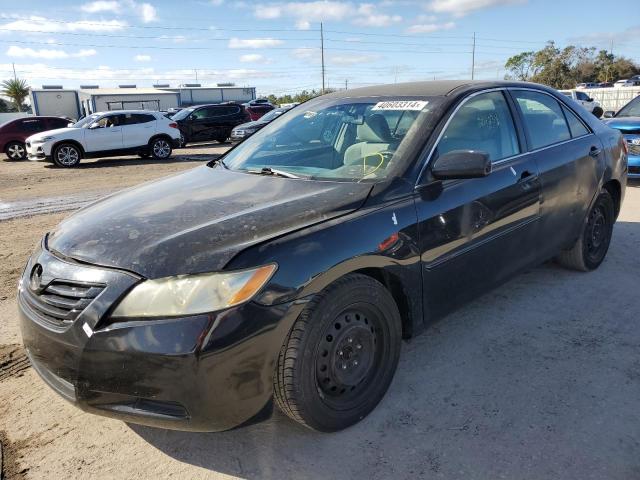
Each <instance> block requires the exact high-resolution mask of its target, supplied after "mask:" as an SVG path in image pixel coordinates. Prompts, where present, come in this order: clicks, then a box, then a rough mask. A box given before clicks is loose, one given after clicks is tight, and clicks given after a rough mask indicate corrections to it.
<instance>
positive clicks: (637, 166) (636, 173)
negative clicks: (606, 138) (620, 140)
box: [624, 134, 640, 178]
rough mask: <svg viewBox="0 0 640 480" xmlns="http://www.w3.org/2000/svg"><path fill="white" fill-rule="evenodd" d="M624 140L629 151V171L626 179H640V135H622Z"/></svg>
mask: <svg viewBox="0 0 640 480" xmlns="http://www.w3.org/2000/svg"><path fill="white" fill-rule="evenodd" d="M624 139H625V141H626V142H627V148H628V149H629V156H628V160H629V163H628V165H629V171H628V174H627V177H628V178H640V135H638V134H634V135H629V134H626V135H624Z"/></svg>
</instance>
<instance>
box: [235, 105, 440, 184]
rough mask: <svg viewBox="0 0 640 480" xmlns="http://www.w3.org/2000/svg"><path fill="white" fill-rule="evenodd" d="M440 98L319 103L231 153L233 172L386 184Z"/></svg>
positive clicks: (280, 121)
mask: <svg viewBox="0 0 640 480" xmlns="http://www.w3.org/2000/svg"><path fill="white" fill-rule="evenodd" d="M434 101H438V102H439V100H438V99H437V98H426V97H422V98H419V99H408V100H405V99H402V100H400V99H394V98H389V99H386V98H384V99H383V98H379V97H378V98H345V99H339V100H332V99H317V100H314V101H310V102H307V103H305V104H304V105H301V106H299V107H296V108H294V109H293V110H291V111H290V112H289V113H287V115H284V116H282V117H280V118H277V119H276V120H274V121H273V122H271V123H270V124H269V125H267V126H266V127H265V128H263V129H262V130H260V131H258V132H257V133H256V134H254V135H252V136H251V137H249V138H248V139H247V140H245V141H244V142H243V143H242V144H240V145H239V146H238V147H236V148H235V149H233V150H231V151H230V152H229V153H228V154H227V155H226V156H225V158H224V162H225V166H227V167H228V168H230V169H232V170H239V171H249V172H260V171H261V170H262V169H263V168H265V167H267V168H271V169H273V170H276V169H277V170H280V171H283V172H287V173H290V174H294V175H297V176H300V177H310V178H314V179H326V180H342V181H345V180H346V181H361V180H366V181H371V180H380V179H384V178H386V176H387V174H388V172H389V171H390V168H389V166H390V165H393V162H394V161H395V160H396V152H397V151H398V149H399V148H400V147H401V146H402V145H403V143H404V142H405V141H409V137H411V134H412V133H413V131H415V128H417V125H418V124H419V123H421V121H422V120H423V119H424V117H425V116H426V115H428V114H429V112H430V109H431V108H432V106H433V104H434Z"/></svg>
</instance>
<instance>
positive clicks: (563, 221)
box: [18, 81, 627, 431]
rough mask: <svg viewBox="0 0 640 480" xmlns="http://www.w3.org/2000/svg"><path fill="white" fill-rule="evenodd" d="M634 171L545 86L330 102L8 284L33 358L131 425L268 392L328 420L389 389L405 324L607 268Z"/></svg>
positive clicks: (288, 120) (95, 223)
mask: <svg viewBox="0 0 640 480" xmlns="http://www.w3.org/2000/svg"><path fill="white" fill-rule="evenodd" d="M626 169H627V157H626V151H625V143H624V141H623V138H622V135H621V134H620V133H619V132H616V131H613V130H611V129H610V128H608V127H606V126H605V125H604V124H603V123H602V122H600V121H599V120H597V119H596V118H594V117H593V115H591V114H589V113H588V112H586V111H585V110H584V109H583V108H582V107H580V106H579V105H577V104H575V102H571V101H569V100H568V99H567V98H566V97H565V96H564V95H562V94H560V93H558V92H557V91H555V90H553V89H550V88H548V87H544V86H542V85H537V84H531V83H520V82H490V81H482V82H469V81H440V82H416V83H407V84H393V85H386V86H375V87H366V88H360V89H353V90H348V91H342V92H335V93H331V94H328V95H323V96H321V97H318V98H315V99H313V100H310V101H308V102H305V103H304V104H303V105H300V106H299V107H296V108H294V109H292V110H291V111H290V112H287V113H286V114H285V115H284V116H283V117H281V118H279V119H278V120H276V121H275V122H272V123H271V124H269V125H267V126H266V127H264V128H263V129H262V130H260V131H259V132H256V134H255V135H252V136H251V137H249V138H248V139H247V140H246V141H244V142H242V143H241V144H239V145H237V146H236V147H235V148H233V149H231V150H229V151H228V152H227V153H226V154H225V155H223V156H222V157H221V158H219V159H216V160H212V161H211V162H209V163H208V164H207V165H203V166H200V167H197V168H195V169H193V170H190V171H187V172H183V173H181V174H178V175H174V176H171V177H168V178H165V179H162V180H159V181H156V182H155V183H147V184H145V185H144V186H141V187H138V188H133V189H128V190H125V191H122V192H120V193H117V194H115V195H112V196H109V197H107V198H105V199H103V200H101V201H99V202H97V203H94V204H93V205H92V206H90V207H87V208H84V209H82V210H80V211H78V212H77V213H75V214H74V215H73V216H71V217H69V218H67V219H66V220H64V221H63V222H62V223H61V224H59V225H58V226H57V227H56V228H54V229H53V230H52V231H51V232H50V233H48V234H47V235H45V237H44V238H43V240H42V243H41V245H40V246H39V247H38V248H37V249H36V250H35V252H34V253H33V255H32V256H31V258H30V259H29V261H28V263H27V265H26V268H25V270H24V274H23V275H22V278H21V280H20V284H19V290H18V306H19V311H20V319H21V330H22V338H23V341H24V345H25V347H26V352H27V355H28V356H29V358H30V360H31V364H32V365H33V366H34V369H35V371H36V372H37V373H38V374H39V375H40V376H41V377H42V379H43V380H44V381H45V382H46V383H48V384H49V385H50V386H51V387H52V388H53V389H54V390H56V391H57V392H58V393H59V394H61V395H62V396H64V397H65V398H66V399H68V400H70V401H71V402H74V403H75V404H76V405H78V406H79V407H81V408H83V409H84V410H86V411H88V412H92V413H97V414H101V415H106V416H110V417H114V418H119V419H122V420H125V421H127V422H133V423H141V424H146V425H153V426H157V427H165V428H170V429H182V430H194V431H218V430H225V429H229V428H233V427H236V426H238V425H241V424H243V423H245V422H248V421H254V422H255V421H257V420H258V419H261V418H265V417H266V416H267V415H268V414H269V412H270V407H271V405H272V399H275V403H276V404H277V405H278V406H279V407H280V409H282V411H283V412H284V413H285V414H286V415H288V416H289V417H291V418H292V419H294V420H295V421H297V422H300V423H301V424H303V425H305V426H307V427H309V428H312V429H316V430H320V431H335V430H340V429H343V428H345V427H348V426H349V425H352V424H354V423H356V422H358V421H360V420H362V419H363V418H364V417H365V416H366V415H367V414H368V413H369V412H370V411H371V410H373V409H374V408H375V406H376V405H377V404H378V402H379V401H380V400H381V398H382V397H383V396H384V394H385V392H386V390H387V388H388V387H389V384H390V383H391V380H392V378H393V375H394V372H395V370H396V366H397V364H398V358H399V353H400V348H401V340H402V338H410V337H412V336H415V335H417V334H418V333H419V332H421V331H423V330H424V329H425V328H426V327H427V326H429V325H430V324H432V323H433V322H435V321H436V320H437V319H438V318H440V317H442V316H443V315H445V314H446V313H447V312H449V311H451V310H452V309H454V308H457V307H459V306H460V305H461V304H462V303H463V302H465V301H467V300H469V299H471V298H473V297H475V296H477V295H479V294H480V293H482V292H484V291H486V290H487V289H490V288H493V287H495V286H497V285H499V284H501V283H503V282H505V281H506V280H507V279H509V278H511V277H512V276H513V275H514V274H516V273H517V272H520V271H522V270H525V269H528V268H531V267H532V266H535V265H537V264H539V263H541V262H543V261H546V260H547V259H549V258H552V257H556V258H557V261H558V262H559V263H560V264H561V265H564V266H566V267H569V268H572V269H576V270H581V271H589V270H594V269H596V268H598V266H599V265H600V264H601V263H602V261H603V260H604V258H605V255H606V253H607V250H608V247H609V242H610V240H611V235H612V230H613V225H614V222H615V220H616V217H617V215H618V212H619V211H620V205H621V202H622V200H623V198H624V193H625V186H626V179H625V177H624V176H625V173H626ZM571 278H572V277H567V281H571ZM576 295H582V293H581V292H578V291H576ZM538 301H539V302H544V299H538ZM487 320H490V319H487ZM490 329H491V326H490V325H487V330H490ZM423 368H425V369H428V368H429V365H424V366H423ZM435 390H437V386H434V391H435ZM428 414H429V413H428V412H425V415H428Z"/></svg>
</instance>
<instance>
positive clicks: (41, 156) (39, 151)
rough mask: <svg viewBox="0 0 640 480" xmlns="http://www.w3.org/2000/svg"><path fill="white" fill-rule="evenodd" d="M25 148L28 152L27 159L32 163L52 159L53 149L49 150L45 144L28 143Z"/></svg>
mask: <svg viewBox="0 0 640 480" xmlns="http://www.w3.org/2000/svg"><path fill="white" fill-rule="evenodd" d="M25 148H26V151H27V159H29V160H31V161H34V162H39V161H42V160H47V159H49V158H51V149H50V148H49V149H47V148H46V144H44V143H30V142H27V143H26V144H25Z"/></svg>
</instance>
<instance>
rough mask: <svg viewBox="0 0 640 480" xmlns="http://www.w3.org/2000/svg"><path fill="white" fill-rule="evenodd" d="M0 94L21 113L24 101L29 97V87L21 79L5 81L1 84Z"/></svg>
mask: <svg viewBox="0 0 640 480" xmlns="http://www.w3.org/2000/svg"><path fill="white" fill-rule="evenodd" d="M2 94H3V95H4V96H5V97H8V98H10V99H11V100H12V101H13V103H14V104H15V106H16V108H17V109H18V111H19V112H21V111H22V107H23V103H24V100H25V98H27V97H28V96H29V85H27V82H26V81H25V80H22V79H21V78H16V79H14V80H5V81H4V82H2Z"/></svg>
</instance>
